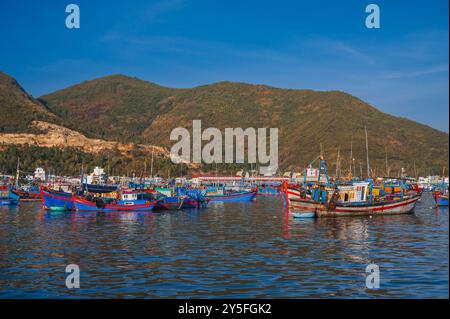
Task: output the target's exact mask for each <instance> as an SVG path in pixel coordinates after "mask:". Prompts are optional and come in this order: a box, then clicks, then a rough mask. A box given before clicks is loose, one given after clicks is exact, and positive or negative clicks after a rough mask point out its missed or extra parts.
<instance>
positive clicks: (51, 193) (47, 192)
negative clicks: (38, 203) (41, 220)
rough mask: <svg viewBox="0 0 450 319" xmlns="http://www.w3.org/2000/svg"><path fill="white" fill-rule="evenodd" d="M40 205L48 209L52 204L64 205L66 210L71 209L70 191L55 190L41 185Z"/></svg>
mask: <svg viewBox="0 0 450 319" xmlns="http://www.w3.org/2000/svg"><path fill="white" fill-rule="evenodd" d="M40 195H41V199H42V206H43V207H44V208H45V209H50V207H53V206H59V207H66V210H73V208H74V206H73V202H72V193H66V192H60V191H55V190H52V189H48V188H43V187H41V191H40Z"/></svg>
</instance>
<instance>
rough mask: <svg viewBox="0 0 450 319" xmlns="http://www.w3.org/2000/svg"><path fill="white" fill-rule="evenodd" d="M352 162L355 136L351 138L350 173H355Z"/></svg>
mask: <svg viewBox="0 0 450 319" xmlns="http://www.w3.org/2000/svg"><path fill="white" fill-rule="evenodd" d="M352 163H353V136H352V139H351V140H350V170H349V171H350V174H351V175H353V170H352Z"/></svg>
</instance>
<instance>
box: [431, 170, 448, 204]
mask: <svg viewBox="0 0 450 319" xmlns="http://www.w3.org/2000/svg"><path fill="white" fill-rule="evenodd" d="M433 197H434V201H435V203H436V206H448V183H447V184H446V183H445V176H444V172H442V183H441V186H440V187H438V188H437V189H436V190H435V191H434V192H433Z"/></svg>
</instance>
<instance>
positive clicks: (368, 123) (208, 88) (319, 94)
mask: <svg viewBox="0 0 450 319" xmlns="http://www.w3.org/2000/svg"><path fill="white" fill-rule="evenodd" d="M40 99H41V100H42V101H44V103H45V104H46V105H47V107H48V108H49V109H50V110H52V111H53V112H54V113H55V114H57V115H58V116H60V117H61V118H64V120H65V121H66V123H67V125H69V126H71V127H75V128H77V129H79V130H81V131H82V132H84V133H85V134H88V135H92V136H94V137H102V138H105V139H113V140H120V141H123V142H127V141H139V142H144V143H151V144H155V145H162V146H166V147H170V146H171V145H173V143H174V142H173V141H170V140H169V136H170V132H171V131H172V129H173V128H175V127H186V128H188V129H190V128H191V127H192V120H194V119H198V120H202V127H203V128H207V127H217V128H219V129H221V130H222V132H223V129H224V128H226V127H232V128H235V127H241V128H243V129H245V128H247V127H254V128H259V127H267V128H269V127H277V128H279V154H280V155H279V160H280V166H281V167H282V168H283V169H300V168H302V167H303V166H304V165H305V164H308V163H309V162H310V161H311V160H312V159H314V158H316V157H317V155H318V154H319V153H320V148H321V145H322V149H323V151H324V155H325V158H326V159H327V161H328V163H329V168H330V170H332V172H333V171H334V170H335V166H336V162H337V158H338V156H337V154H338V150H339V154H340V167H341V171H342V172H345V171H348V169H349V166H350V152H351V150H350V149H351V145H352V151H353V157H354V158H355V160H354V162H353V164H354V167H356V168H357V173H359V171H360V167H361V168H362V170H363V171H364V174H365V171H366V169H365V168H366V160H365V158H366V153H365V135H364V134H365V133H364V127H367V131H368V140H369V157H370V166H371V167H372V169H373V170H375V171H376V173H377V174H380V175H382V174H386V173H387V172H386V164H385V162H386V154H387V159H388V169H387V170H388V171H389V173H390V175H398V173H399V171H400V169H401V168H402V167H403V168H405V169H406V170H407V171H408V172H409V173H410V174H411V175H412V174H414V173H418V174H429V173H432V172H434V173H437V172H439V171H440V170H441V169H442V166H446V167H447V166H448V152H449V151H448V150H449V148H448V146H449V144H448V141H449V136H448V134H447V133H444V132H441V131H439V130H436V129H433V128H431V127H429V126H426V125H422V124H419V123H417V122H414V121H410V120H408V119H405V118H401V117H395V116H392V115H389V114H386V113H383V112H381V111H379V110H377V109H376V108H374V107H373V106H371V105H369V104H367V103H365V102H364V101H361V100H360V99H358V98H357V97H354V96H352V95H350V94H347V93H344V92H339V91H327V92H323V91H313V90H289V89H279V88H274V87H270V86H265V85H252V84H246V83H233V82H220V83H215V84H211V85H205V86H199V87H195V88H192V89H170V88H165V87H161V86H158V85H156V84H153V83H149V82H145V81H142V80H139V79H136V78H130V77H126V76H123V75H113V76H108V77H104V78H100V79H95V80H91V81H87V82H83V83H81V84H78V85H75V86H72V87H69V88H66V89H64V90H60V91H57V92H55V93H52V94H49V95H45V96H42V97H41V98H40Z"/></svg>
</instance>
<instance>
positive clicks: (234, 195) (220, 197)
mask: <svg viewBox="0 0 450 319" xmlns="http://www.w3.org/2000/svg"><path fill="white" fill-rule="evenodd" d="M257 194H258V191H257V190H242V191H227V190H223V191H222V193H206V194H205V198H206V199H208V201H211V202H237V201H252V200H254V199H255V197H256V195H257Z"/></svg>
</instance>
